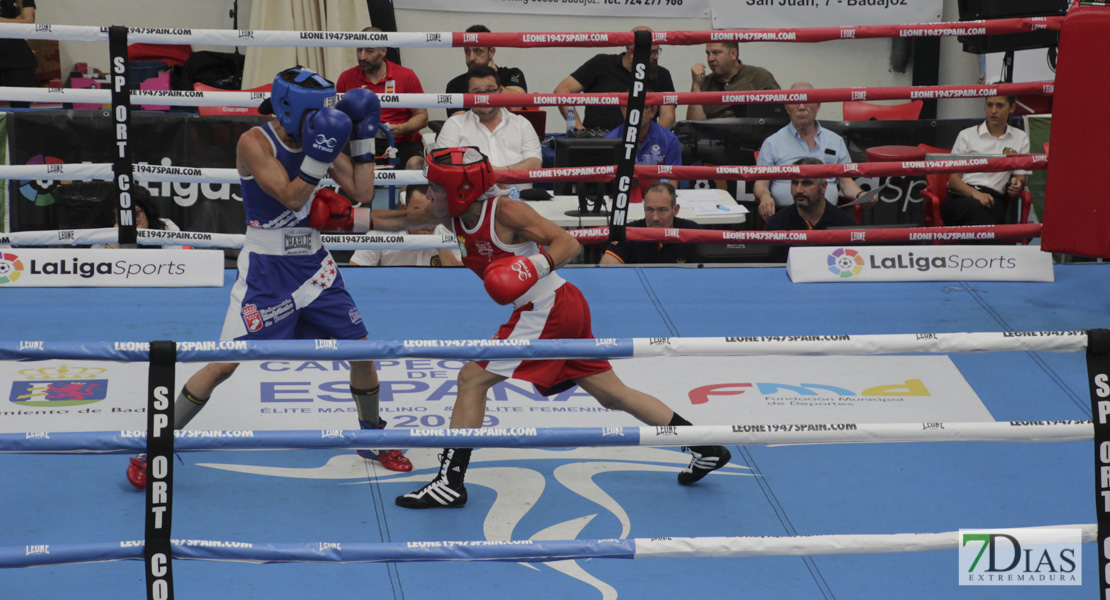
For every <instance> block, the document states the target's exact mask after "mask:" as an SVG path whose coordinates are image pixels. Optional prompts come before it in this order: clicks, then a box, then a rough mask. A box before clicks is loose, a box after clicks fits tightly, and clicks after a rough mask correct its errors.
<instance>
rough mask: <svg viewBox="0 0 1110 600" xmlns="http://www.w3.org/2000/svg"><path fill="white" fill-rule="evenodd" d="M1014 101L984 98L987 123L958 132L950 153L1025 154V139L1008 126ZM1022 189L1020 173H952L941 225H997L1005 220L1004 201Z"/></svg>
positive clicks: (942, 209)
mask: <svg viewBox="0 0 1110 600" xmlns="http://www.w3.org/2000/svg"><path fill="white" fill-rule="evenodd" d="M1015 102H1016V98H1014V97H1013V96H991V97H990V98H987V102H986V109H987V120H985V121H983V122H982V123H980V124H979V125H976V126H975V127H968V128H967V129H965V130H963V131H961V132H960V135H958V136H957V137H956V143H955V144H953V145H952V154H955V155H959V154H996V155H1003V154H1013V153H1019V154H1022V153H1027V152H1029V136H1028V135H1026V134H1025V132H1024V131H1022V130H1020V129H1017V128H1016V127H1011V126H1010V124H1009V120H1010V117H1011V116H1013V114H1014V106H1015ZM1024 188H1025V174H1024V172H1018V171H1002V172H1000V173H952V174H951V175H949V176H948V197H946V198H945V199H944V202H942V203H941V205H940V217H941V219H944V224H945V225H997V224H999V223H1002V222H1003V221H1005V217H1006V204H1007V202H1008V201H1009V200H1010V199H1012V198H1014V197H1016V196H1017V195H1018V194H1020V193H1021V190H1022V189H1024Z"/></svg>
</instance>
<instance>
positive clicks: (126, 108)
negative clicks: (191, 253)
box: [108, 25, 138, 244]
mask: <svg viewBox="0 0 1110 600" xmlns="http://www.w3.org/2000/svg"><path fill="white" fill-rule="evenodd" d="M108 54H109V55H110V58H111V61H112V125H113V127H112V135H113V136H114V138H115V148H116V151H115V152H114V153H113V154H112V170H113V173H114V175H115V177H114V181H115V183H116V199H117V204H116V207H117V210H118V211H119V243H120V244H134V243H135V242H136V237H137V236H138V234H137V233H136V232H135V210H134V209H133V208H132V207H131V186H132V184H133V183H132V177H131V165H132V162H131V145H130V144H128V143H127V136H128V133H129V132H130V131H131V86H130V84H129V82H130V76H129V75H128V69H127V28H126V27H121V26H119V25H113V26H111V27H109V28H108Z"/></svg>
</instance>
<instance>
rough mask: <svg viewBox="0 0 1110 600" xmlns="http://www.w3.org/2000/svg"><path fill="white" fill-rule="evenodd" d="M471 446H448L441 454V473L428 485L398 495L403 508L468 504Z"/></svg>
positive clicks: (445, 506)
mask: <svg viewBox="0 0 1110 600" xmlns="http://www.w3.org/2000/svg"><path fill="white" fill-rule="evenodd" d="M469 465H470V448H446V449H444V451H443V454H440V455H439V473H437V474H436V477H435V479H433V480H432V482H431V483H429V484H428V485H426V486H424V487H422V488H420V489H418V490H416V491H415V492H412V493H409V494H405V495H404V496H397V500H396V502H397V506H400V507H401V508H459V507H461V506H465V505H466V486H464V485H463V479H464V478H465V477H466V467H467V466H469Z"/></svg>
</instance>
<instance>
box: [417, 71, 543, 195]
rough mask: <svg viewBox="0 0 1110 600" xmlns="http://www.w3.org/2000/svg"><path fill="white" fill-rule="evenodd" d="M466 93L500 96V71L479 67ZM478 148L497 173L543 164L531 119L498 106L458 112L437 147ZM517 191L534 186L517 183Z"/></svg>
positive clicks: (446, 125)
mask: <svg viewBox="0 0 1110 600" xmlns="http://www.w3.org/2000/svg"><path fill="white" fill-rule="evenodd" d="M466 86H467V87H466V92H467V93H470V94H500V93H502V87H501V84H500V83H499V82H498V77H497V71H494V70H493V69H492V68H491V67H488V66H477V67H474V68H472V69H470V72H469V73H467V74H466ZM460 146H475V147H477V148H478V149H480V150H481V151H482V154H484V155H486V156H487V157H489V161H490V164H491V165H493V168H494V169H495V170H500V169H538V168H540V167H541V166H542V164H543V159H542V154H541V152H540V139H539V137H538V136H537V135H536V130H535V128H533V127H532V124H531V123H530V122H528V119H525V118H524V117H522V116H520V115H515V114H513V113H511V112H509V111H508V109H505V108H501V107H496V106H481V107H480V106H475V107H473V108H471V109H470V110H468V111H465V112H462V113H459V114H457V115H455V116H453V117H451V118H450V119H447V121H446V122H445V123H444V124H443V129H441V130H440V131H439V137H438V138H436V147H437V148H456V147H460ZM514 185H515V186H516V188H517V189H526V188H530V187H532V185H531V184H528V183H518V184H514Z"/></svg>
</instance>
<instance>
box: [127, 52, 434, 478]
mask: <svg viewBox="0 0 1110 600" xmlns="http://www.w3.org/2000/svg"><path fill="white" fill-rule="evenodd" d="M267 103H268V104H269V106H267ZM259 110H260V112H271V113H272V114H273V115H274V117H275V119H274V120H272V121H270V122H269V123H266V124H265V125H261V126H259V127H255V128H253V129H251V130H249V131H247V132H246V133H244V134H243V135H242V137H240V138H239V142H238V145H237V146H236V168H237V169H238V171H239V178H240V184H241V186H242V195H243V208H244V209H245V210H246V216H247V234H246V241H245V242H244V244H243V250H242V252H241V253H240V254H239V262H238V267H239V277H238V280H236V282H235V285H234V286H233V287H232V289H231V303H230V306H229V307H228V311H227V315H226V316H225V317H224V326H223V332H222V333H221V334H220V339H221V340H273V339H320V338H334V339H341V340H353V339H365V338H366V326H365V325H364V324H363V322H362V316H361V315H360V314H359V311H358V307H356V306H355V303H354V300H353V299H352V298H351V295H350V294H349V293H348V292H347V290H346V288H345V287H344V285H343V276H342V275H341V274H340V273H339V269H338V268H337V266H336V264H335V260H334V259H333V258H332V256H331V254H330V253H329V252H328V251H327V250H326V249H325V248H324V247H323V246H322V245H321V243H320V233H319V232H320V231H355V232H364V231H367V230H368V229H369V228H370V216H371V215H370V210H368V209H364V208H360V209H356V208H353V207H352V205H351V203H350V201H348V200H347V199H346V198H344V197H343V196H340V195H339V194H336V193H334V192H331V191H330V190H319V191H318V190H317V188H318V187H319V183H320V180H321V179H323V178H324V177H325V176H327V175H328V174H329V173H330V175H331V177H332V179H333V180H335V182H336V183H338V184H339V187H341V188H342V189H343V191H345V192H346V193H347V194H348V195H350V196H351V198H353V199H354V200H355V201H356V202H369V201H370V200H372V199H373V197H374V137H375V136H376V135H377V132H378V125H379V121H380V118H381V105H380V103H379V102H378V97H377V95H376V94H374V92H371V91H369V90H351V91H349V92H347V93H346V94H345V95H344V96H343V99H342V100H340V101H338V102H336V92H335V86H334V85H333V84H332V83H331V82H330V81H328V80H327V79H325V78H323V77H322V76H320V75H318V74H316V73H314V72H312V71H310V70H308V69H304V68H301V67H294V68H292V69H286V70H285V71H282V72H281V73H278V75H277V77H275V78H274V85H273V90H272V91H271V93H270V99H269V100H267V101H266V102H264V103H263V105H262V106H261V107H260V109H259ZM348 140H350V141H351V155H350V156H347V155H345V154H343V153H342V150H343V148H344V147H345V146H346V144H347V141H348ZM381 212H383V213H384V212H385V211H381ZM391 212H392V211H391ZM384 216H385V215H384V214H383V217H384ZM401 218H403V217H401ZM387 220H388V219H387ZM238 366H239V365H238V363H209V364H207V365H205V366H204V367H202V368H201V369H200V370H199V371H197V372H196V373H195V374H194V375H193V376H192V377H190V378H189V380H188V381H187V382H186V383H185V386H184V387H183V388H182V389H181V393H180V394H179V395H178V397H177V400H176V402H175V403H174V412H175V422H174V428H175V429H181V428H184V427H185V426H186V425H187V424H188V423H189V421H191V420H192V419H193V417H195V416H196V415H197V413H199V412H200V410H201V409H202V408H204V405H205V403H207V402H208V399H209V398H210V397H211V396H212V392H213V390H215V389H216V386H218V385H219V384H220V383H222V382H223V381H225V380H226V379H227V378H228V377H230V376H231V375H232V373H234V372H235V369H236V368H237V367H238ZM351 395H352V396H353V397H354V399H355V404H356V406H357V408H358V418H359V426H360V427H361V428H363V429H381V428H384V427H385V421H383V420H382V419H381V418H380V417H379V416H378V376H377V373H376V371H375V370H374V363H373V362H372V361H351ZM358 454H359V455H360V456H362V457H363V458H368V459H372V460H377V461H379V462H381V464H382V466H384V467H385V468H387V469H390V470H393V471H411V470H412V463H411V462H409V460H408V458H406V457H405V456H404V454H402V453H401V451H399V450H359V451H358ZM127 478H128V481H130V482H131V484H132V485H134V486H135V487H138V488H143V487H145V486H146V460H145V458H144V457H142V456H139V457H135V458H132V459H131V464H130V465H129V466H128V468H127Z"/></svg>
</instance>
